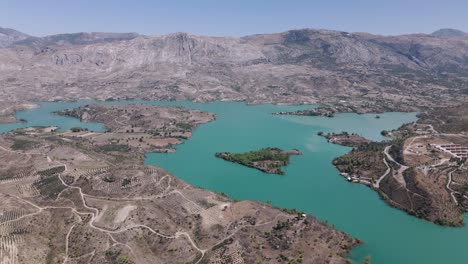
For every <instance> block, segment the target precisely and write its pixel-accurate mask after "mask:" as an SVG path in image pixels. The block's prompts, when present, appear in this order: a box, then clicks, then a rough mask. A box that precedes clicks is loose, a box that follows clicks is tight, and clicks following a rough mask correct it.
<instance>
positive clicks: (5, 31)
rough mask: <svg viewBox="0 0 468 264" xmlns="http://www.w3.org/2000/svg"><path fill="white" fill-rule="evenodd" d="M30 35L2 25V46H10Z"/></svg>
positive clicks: (0, 46) (0, 37)
mask: <svg viewBox="0 0 468 264" xmlns="http://www.w3.org/2000/svg"><path fill="white" fill-rule="evenodd" d="M29 37H30V36H29V35H27V34H24V33H22V32H19V31H17V30H14V29H11V28H2V27H0V48H2V47H7V46H10V45H11V44H12V43H14V42H16V41H21V40H23V39H26V38H29Z"/></svg>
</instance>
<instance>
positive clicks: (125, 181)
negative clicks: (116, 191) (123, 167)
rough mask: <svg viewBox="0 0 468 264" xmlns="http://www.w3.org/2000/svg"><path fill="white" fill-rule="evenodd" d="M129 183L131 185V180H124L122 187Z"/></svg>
mask: <svg viewBox="0 0 468 264" xmlns="http://www.w3.org/2000/svg"><path fill="white" fill-rule="evenodd" d="M130 183H132V180H130V179H127V178H125V179H123V181H122V187H125V186H127V185H129V184H130Z"/></svg>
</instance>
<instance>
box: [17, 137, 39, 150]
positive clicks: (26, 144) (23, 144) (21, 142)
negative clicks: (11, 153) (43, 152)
mask: <svg viewBox="0 0 468 264" xmlns="http://www.w3.org/2000/svg"><path fill="white" fill-rule="evenodd" d="M37 145H39V143H38V142H35V141H31V140H25V139H15V140H14V141H13V145H12V146H11V149H13V150H26V149H32V148H34V147H36V146H37Z"/></svg>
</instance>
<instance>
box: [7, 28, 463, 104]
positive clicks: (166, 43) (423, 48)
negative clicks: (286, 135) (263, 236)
mask: <svg viewBox="0 0 468 264" xmlns="http://www.w3.org/2000/svg"><path fill="white" fill-rule="evenodd" d="M462 33H463V32H461V31H455V30H451V29H443V30H439V31H436V32H434V33H433V34H412V35H400V36H379V35H372V34H367V33H348V32H339V31H332V30H316V29H302V30H291V31H287V32H283V33H276V34H259V35H252V36H246V37H241V38H236V37H208V36H198V35H192V34H187V33H175V34H169V35H162V36H144V35H138V34H135V33H126V34H119V33H76V34H60V35H54V36H47V37H31V36H28V35H26V34H23V33H20V32H18V31H14V30H11V29H0V46H1V47H2V48H0V93H1V94H2V96H1V98H0V100H1V101H9V102H12V101H38V100H40V101H42V100H74V99H78V98H97V99H109V98H114V99H115V98H140V99H166V100H195V101H211V100H236V101H239V100H242V101H246V102H248V103H266V102H269V103H294V104H298V103H299V104H302V103H316V102H320V103H323V104H345V105H348V106H350V107H351V108H352V109H354V110H355V111H357V112H369V111H387V110H402V111H413V110H418V109H421V108H425V107H433V106H441V105H442V106H443V105H450V104H459V103H464V102H467V96H468V37H466V36H464V35H463V34H462ZM465 34H466V33H465Z"/></svg>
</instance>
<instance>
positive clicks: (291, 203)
mask: <svg viewBox="0 0 468 264" xmlns="http://www.w3.org/2000/svg"><path fill="white" fill-rule="evenodd" d="M84 103H87V102H77V103H45V104H42V106H41V108H39V109H35V110H31V111H23V112H20V113H18V114H17V116H18V117H19V118H25V119H27V120H28V122H29V123H27V124H13V125H11V124H10V125H0V132H4V131H8V130H11V129H14V128H16V127H20V126H29V125H57V126H60V127H62V128H64V129H66V128H70V127H73V126H82V127H88V128H89V129H91V130H102V129H103V127H102V125H100V124H83V123H80V122H79V121H78V120H76V119H72V118H64V117H58V116H54V115H50V114H49V113H50V112H51V111H55V110H58V109H63V108H70V107H76V106H77V105H80V104H84ZM88 103H89V102H88ZM113 103H116V102H113ZM118 103H128V102H118ZM143 103H147V104H154V105H182V106H186V107H189V108H196V109H200V110H205V111H210V112H213V113H215V114H216V115H217V120H216V121H214V122H211V123H208V124H205V125H202V126H200V127H199V128H198V129H197V130H196V131H195V133H194V134H193V137H192V138H191V139H190V140H188V141H186V142H185V143H184V144H183V145H180V146H178V147H177V152H176V153H171V154H155V153H150V154H147V158H146V163H147V164H154V165H158V166H161V167H163V168H165V169H166V170H168V171H170V172H171V173H173V174H175V175H177V176H178V177H180V178H182V179H183V180H185V181H187V182H189V183H191V184H193V185H195V186H199V187H202V188H205V189H209V190H213V191H218V192H224V193H226V194H228V195H229V196H231V197H233V198H237V199H253V200H260V201H271V202H272V203H273V204H274V205H277V206H281V207H286V208H297V209H299V210H302V211H305V212H307V213H310V214H313V215H315V216H316V217H317V218H319V219H320V220H327V221H328V223H329V224H332V225H335V226H336V227H337V228H338V229H340V230H343V231H345V232H347V233H349V234H351V235H353V236H355V237H357V238H359V239H361V240H363V241H364V242H365V244H364V245H363V246H360V247H358V248H356V249H355V250H353V251H352V252H351V255H350V257H351V258H352V259H353V260H355V261H356V263H362V260H363V259H364V257H365V256H366V255H370V256H371V257H372V263H374V264H375V263H377V264H381V263H382V264H404V263H412V264H418V263H424V264H436V263H437V264H439V263H468V228H465V227H464V228H444V227H440V226H436V225H434V224H431V223H428V222H426V221H423V220H419V219H417V218H414V217H412V216H409V215H407V214H405V213H403V212H401V211H399V210H396V209H393V208H391V207H389V206H387V205H386V204H385V203H384V202H383V201H382V200H380V198H379V197H378V195H377V194H376V193H375V192H374V191H372V190H370V189H369V188H367V187H365V186H362V185H358V184H350V183H348V182H346V181H345V180H344V179H343V178H342V177H340V176H339V175H338V171H337V170H336V169H335V168H334V167H333V166H332V165H331V160H332V159H333V158H334V157H337V156H339V155H341V154H344V153H346V152H347V151H349V148H346V147H341V146H337V145H331V144H328V143H326V141H325V140H324V139H323V138H321V137H318V136H317V132H318V131H324V132H332V131H333V132H339V131H342V130H346V131H348V132H355V133H359V134H361V135H363V136H365V137H367V138H370V139H373V140H382V139H383V138H382V137H381V136H380V131H381V130H383V129H392V128H397V127H398V126H399V125H401V124H402V123H405V122H411V121H414V120H415V119H416V118H415V114H404V113H386V114H381V115H380V116H381V118H380V119H376V118H374V115H356V114H340V115H338V116H336V117H335V118H331V119H330V118H322V117H295V116H274V115H271V114H270V113H271V112H276V111H286V110H293V109H298V108H304V106H301V107H291V106H272V105H261V106H246V105H244V104H242V103H224V102H223V103H221V102H217V103H208V104H197V103H191V102H143ZM267 146H274V147H279V148H283V149H292V148H298V149H300V150H301V151H302V152H303V155H302V156H294V157H293V158H292V160H291V164H290V165H289V166H288V167H287V168H286V169H285V171H286V176H278V175H269V174H264V173H262V172H260V171H257V170H254V169H250V168H246V167H243V166H239V165H236V164H233V163H229V162H226V161H224V160H221V159H217V158H215V157H214V153H215V152H220V151H230V152H242V151H248V150H252V149H257V148H262V147H267Z"/></svg>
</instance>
